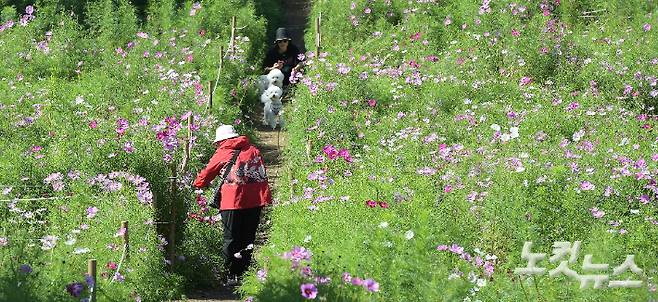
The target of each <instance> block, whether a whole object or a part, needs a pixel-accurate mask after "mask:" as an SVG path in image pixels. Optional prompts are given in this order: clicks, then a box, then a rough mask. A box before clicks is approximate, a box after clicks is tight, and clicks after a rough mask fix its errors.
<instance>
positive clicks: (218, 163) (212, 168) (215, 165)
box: [193, 151, 228, 188]
mask: <svg viewBox="0 0 658 302" xmlns="http://www.w3.org/2000/svg"><path fill="white" fill-rule="evenodd" d="M227 162H228V160H227V159H226V154H225V153H224V152H219V151H217V152H215V154H213V156H212V158H210V161H209V162H208V165H206V167H205V168H203V170H201V172H199V175H197V177H196V179H195V180H194V184H193V185H194V187H196V188H205V187H207V186H208V185H210V182H211V181H212V180H213V179H215V177H217V175H218V174H219V172H220V171H221V170H222V167H224V165H226V163H227Z"/></svg>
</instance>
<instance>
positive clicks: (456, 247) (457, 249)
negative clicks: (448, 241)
mask: <svg viewBox="0 0 658 302" xmlns="http://www.w3.org/2000/svg"><path fill="white" fill-rule="evenodd" d="M448 250H449V251H451V252H453V253H455V254H459V255H461V254H462V253H463V252H464V248H463V247H461V246H459V245H457V244H454V243H453V244H452V245H451V246H450V248H449V249H448Z"/></svg>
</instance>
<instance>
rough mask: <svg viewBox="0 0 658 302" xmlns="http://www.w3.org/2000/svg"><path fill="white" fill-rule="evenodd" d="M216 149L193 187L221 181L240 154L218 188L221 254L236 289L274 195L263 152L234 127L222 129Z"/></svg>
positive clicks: (249, 259) (218, 134)
mask: <svg viewBox="0 0 658 302" xmlns="http://www.w3.org/2000/svg"><path fill="white" fill-rule="evenodd" d="M213 145H216V146H217V149H216V151H215V154H214V155H213V156H212V158H210V162H208V165H207V166H206V167H205V168H204V169H203V170H201V172H199V174H198V176H197V177H196V180H195V181H194V186H195V187H197V188H205V187H208V185H210V182H211V181H212V180H213V179H215V177H217V176H218V175H219V177H222V176H223V175H224V172H225V168H226V165H227V163H228V162H229V161H231V158H232V157H233V155H234V152H235V151H239V153H238V156H237V158H236V161H235V163H234V164H233V166H232V167H231V171H230V172H229V173H228V175H227V176H226V180H225V181H224V182H223V183H222V184H216V185H221V196H222V197H221V202H220V207H219V210H220V215H221V217H222V225H223V226H224V246H223V249H222V252H223V254H224V258H225V260H226V266H227V268H228V281H227V285H237V284H238V283H239V281H238V279H239V278H240V277H241V276H242V274H243V273H244V272H245V271H246V270H247V268H248V267H249V264H250V262H251V250H252V248H253V243H254V240H255V239H256V230H257V229H258V224H259V223H260V214H261V210H262V208H263V207H264V206H267V205H268V204H270V203H271V202H272V194H271V192H270V187H269V184H268V181H267V173H266V171H265V165H264V164H263V158H262V157H261V155H260V151H259V150H258V148H256V146H254V145H252V144H251V143H250V142H249V139H248V138H247V137H246V136H241V135H239V134H238V133H237V132H236V131H235V129H234V128H233V126H231V125H221V126H219V127H218V128H217V130H216V132H215V140H214V141H213ZM250 246H251V247H252V248H250Z"/></svg>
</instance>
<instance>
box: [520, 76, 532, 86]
mask: <svg viewBox="0 0 658 302" xmlns="http://www.w3.org/2000/svg"><path fill="white" fill-rule="evenodd" d="M531 82H532V79H531V78H530V77H522V78H521V80H520V81H519V86H521V87H523V86H526V85H528V84H530V83H531Z"/></svg>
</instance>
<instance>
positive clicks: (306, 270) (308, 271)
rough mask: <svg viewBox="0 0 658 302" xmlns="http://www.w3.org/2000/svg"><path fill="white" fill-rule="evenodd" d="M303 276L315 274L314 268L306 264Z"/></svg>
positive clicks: (302, 272) (302, 271)
mask: <svg viewBox="0 0 658 302" xmlns="http://www.w3.org/2000/svg"><path fill="white" fill-rule="evenodd" d="M301 274H302V277H305V278H308V277H312V276H313V270H312V269H311V267H310V266H304V267H302V270H301Z"/></svg>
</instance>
